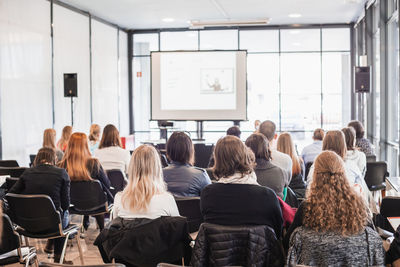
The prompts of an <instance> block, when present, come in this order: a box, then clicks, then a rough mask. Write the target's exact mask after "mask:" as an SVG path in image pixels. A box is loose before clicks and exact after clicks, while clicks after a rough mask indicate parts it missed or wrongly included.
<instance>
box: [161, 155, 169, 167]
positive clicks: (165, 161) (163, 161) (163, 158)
mask: <svg viewBox="0 0 400 267" xmlns="http://www.w3.org/2000/svg"><path fill="white" fill-rule="evenodd" d="M160 159H161V165H162V167H163V168H165V167H167V166H168V159H167V156H166V155H164V154H160Z"/></svg>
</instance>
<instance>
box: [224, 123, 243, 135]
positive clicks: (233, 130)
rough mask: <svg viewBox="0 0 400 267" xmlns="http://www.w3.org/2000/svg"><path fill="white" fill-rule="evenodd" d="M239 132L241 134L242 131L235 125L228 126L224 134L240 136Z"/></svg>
mask: <svg viewBox="0 0 400 267" xmlns="http://www.w3.org/2000/svg"><path fill="white" fill-rule="evenodd" d="M241 134H242V132H241V131H240V128H239V126H236V125H235V126H232V127H230V128H229V129H228V130H226V135H233V136H236V137H238V138H240V135H241Z"/></svg>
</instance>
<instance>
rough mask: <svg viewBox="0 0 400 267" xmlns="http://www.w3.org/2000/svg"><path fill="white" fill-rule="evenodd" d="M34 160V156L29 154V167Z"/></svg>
mask: <svg viewBox="0 0 400 267" xmlns="http://www.w3.org/2000/svg"><path fill="white" fill-rule="evenodd" d="M35 158H36V154H30V155H29V161H30V163H31V165H32V164H33V162H34V161H35Z"/></svg>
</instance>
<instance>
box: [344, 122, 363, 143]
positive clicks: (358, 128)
mask: <svg viewBox="0 0 400 267" xmlns="http://www.w3.org/2000/svg"><path fill="white" fill-rule="evenodd" d="M347 127H353V128H354V130H355V131H356V138H357V139H360V138H363V137H364V134H365V131H364V126H363V125H362V123H361V122H360V121H356V120H354V121H351V122H349V124H347Z"/></svg>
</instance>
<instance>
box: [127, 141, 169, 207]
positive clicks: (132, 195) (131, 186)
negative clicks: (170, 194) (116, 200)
mask: <svg viewBox="0 0 400 267" xmlns="http://www.w3.org/2000/svg"><path fill="white" fill-rule="evenodd" d="M128 177H129V181H128V185H127V186H126V187H125V189H124V191H123V192H122V203H123V205H124V208H126V209H129V210H131V211H146V210H147V209H148V205H149V203H150V200H151V198H152V197H153V196H154V195H155V194H159V193H162V192H164V191H166V185H165V183H164V178H163V173H162V166H161V161H160V156H159V154H158V152H157V150H156V149H155V148H154V147H152V146H149V145H141V146H139V147H138V148H137V149H136V150H135V151H134V152H133V154H132V158H131V161H130V164H129V170H128ZM125 205H126V206H125Z"/></svg>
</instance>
